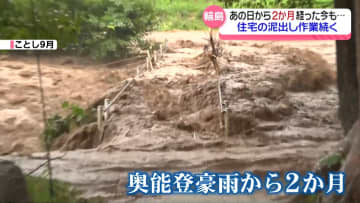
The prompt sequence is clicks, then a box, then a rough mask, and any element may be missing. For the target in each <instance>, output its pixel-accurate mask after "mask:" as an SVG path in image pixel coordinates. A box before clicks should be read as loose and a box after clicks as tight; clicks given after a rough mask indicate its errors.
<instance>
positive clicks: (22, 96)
mask: <svg viewBox="0 0 360 203" xmlns="http://www.w3.org/2000/svg"><path fill="white" fill-rule="evenodd" d="M206 37H207V34H206V33H205V32H180V31H178V32H160V33H152V34H151V35H150V36H149V38H151V39H153V40H156V41H158V42H162V41H164V39H165V38H166V39H167V40H168V51H167V53H165V54H164V56H163V57H162V58H160V57H159V60H158V62H157V64H156V66H154V69H153V70H152V71H151V72H148V71H145V65H144V63H143V61H141V59H139V60H140V61H134V62H132V63H130V64H123V63H119V64H118V65H116V64H115V65H111V67H107V66H106V65H102V64H91V63H87V62H86V61H83V60H81V59H79V58H75V57H65V56H63V57H58V58H56V60H55V59H53V58H52V57H51V56H44V57H43V59H42V61H43V64H42V67H43V69H44V86H45V94H46V95H45V96H46V103H47V111H48V113H49V115H54V114H55V113H59V114H63V113H64V110H63V109H61V104H62V102H64V101H70V102H71V103H76V104H79V105H81V106H83V107H87V106H91V105H94V104H96V102H98V101H102V100H101V99H103V98H113V97H114V96H115V95H116V93H118V92H119V91H120V90H121V89H122V87H123V86H124V85H125V84H126V81H131V84H130V85H129V86H128V88H127V89H126V91H125V92H124V94H123V95H122V96H121V97H120V98H119V99H118V100H117V102H116V103H115V104H114V105H113V106H112V107H111V108H110V115H109V119H108V121H107V122H106V124H105V127H104V131H103V135H102V136H101V138H102V139H101V141H99V133H98V132H97V130H96V123H91V124H89V125H87V126H83V127H82V128H80V129H77V130H74V131H73V132H71V133H69V134H67V135H64V136H62V137H61V138H59V139H58V140H56V142H55V145H54V151H53V152H52V157H57V159H55V160H54V161H53V162H52V165H53V174H54V177H55V178H56V179H59V180H62V181H66V182H69V183H71V184H72V185H74V186H75V187H76V188H77V189H79V190H81V191H82V192H83V193H82V196H84V197H86V198H91V197H104V198H106V199H108V200H110V202H137V203H140V202H152V201H154V202H239V201H241V202H259V203H260V202H270V199H271V200H272V201H274V202H279V201H280V200H276V198H275V200H274V197H271V198H270V197H269V196H267V195H266V194H258V195H256V196H255V197H250V196H232V197H217V196H207V197H203V196H168V197H156V198H155V197H151V198H150V199H149V197H148V198H140V197H129V196H126V194H125V193H126V184H127V174H128V172H131V171H134V170H141V171H148V172H151V171H154V170H160V171H170V172H175V171H191V172H202V171H212V172H234V171H239V172H243V171H252V172H253V173H255V174H257V175H259V176H264V174H265V173H266V172H267V171H269V170H271V171H279V172H286V171H289V170H296V171H300V172H306V171H308V170H312V168H313V166H314V164H315V163H316V161H317V160H318V159H319V158H320V157H323V156H324V155H326V154H328V153H329V152H331V151H332V149H334V148H335V147H336V146H337V145H338V143H339V140H341V139H342V130H341V127H340V123H339V121H338V119H337V106H338V96H337V89H336V83H335V81H336V67H335V42H333V41H302V42H300V41H293V42H282V41H281V42H280V41H279V42H272V41H238V42H221V43H222V45H221V46H222V48H223V54H222V56H221V57H219V58H218V62H219V64H220V67H221V75H220V77H219V78H220V85H221V93H222V97H223V100H225V101H226V102H227V104H228V109H229V137H227V138H225V137H224V135H223V132H224V129H223V128H222V127H221V125H220V123H221V117H220V115H221V112H220V107H219V106H220V105H219V89H218V84H219V80H218V77H217V75H216V74H215V71H214V69H213V67H212V65H211V62H210V61H209V59H208V58H207V57H206V55H204V53H203V50H204V45H205V44H206V43H207V41H206ZM35 65H36V64H35V60H34V59H32V58H31V57H26V56H13V55H7V56H5V55H3V56H1V57H0V82H1V84H2V85H1V86H0V95H2V96H1V97H0V107H1V108H0V112H1V115H2V116H1V118H0V136H1V140H2V141H1V143H0V153H1V154H2V156H1V157H0V158H1V159H8V160H13V161H15V162H16V163H17V164H18V165H19V166H20V167H21V168H22V169H23V170H24V172H30V171H32V170H33V169H34V168H36V167H37V166H38V165H40V164H42V163H43V162H44V161H45V154H44V152H43V150H42V147H41V146H42V145H41V139H40V132H41V131H42V124H41V109H40V104H39V95H38V94H39V93H38V90H39V89H38V82H37V75H36V66H35ZM137 72H140V74H139V75H138V76H136V73H137ZM129 78H133V79H129ZM125 80H126V81H125ZM44 170H45V169H40V170H38V171H36V172H35V173H34V174H33V175H37V176H41V175H42V174H43V171H44ZM150 200H151V201H150Z"/></svg>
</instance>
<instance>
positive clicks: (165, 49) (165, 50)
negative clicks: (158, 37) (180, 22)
mask: <svg viewBox="0 0 360 203" xmlns="http://www.w3.org/2000/svg"><path fill="white" fill-rule="evenodd" d="M167 42H168V40H167V39H165V42H164V53H166V52H167Z"/></svg>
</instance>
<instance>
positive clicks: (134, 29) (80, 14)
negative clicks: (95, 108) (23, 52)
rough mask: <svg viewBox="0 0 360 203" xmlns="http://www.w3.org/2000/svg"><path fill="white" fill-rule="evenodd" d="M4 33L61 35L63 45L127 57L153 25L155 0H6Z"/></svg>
mask: <svg viewBox="0 0 360 203" xmlns="http://www.w3.org/2000/svg"><path fill="white" fill-rule="evenodd" d="M0 2H1V3H0V10H1V11H2V12H0V26H1V30H0V38H2V39H16V38H18V39H57V40H58V45H59V48H60V49H61V50H65V51H71V50H73V51H76V52H77V53H83V54H90V55H92V56H94V57H96V58H101V59H104V58H108V57H122V56H126V55H127V54H128V53H129V51H130V50H131V47H132V45H133V42H135V41H137V40H138V39H140V38H141V37H142V36H143V35H144V34H145V33H146V32H148V31H151V30H152V29H153V28H154V25H155V22H156V18H155V11H154V9H153V7H152V0H132V1H123V0H63V1H58V0H2V1H0Z"/></svg>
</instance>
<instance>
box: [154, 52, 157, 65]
mask: <svg viewBox="0 0 360 203" xmlns="http://www.w3.org/2000/svg"><path fill="white" fill-rule="evenodd" d="M154 64H155V65H156V64H157V51H154Z"/></svg>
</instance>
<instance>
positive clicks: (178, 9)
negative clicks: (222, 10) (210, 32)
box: [155, 0, 222, 31]
mask: <svg viewBox="0 0 360 203" xmlns="http://www.w3.org/2000/svg"><path fill="white" fill-rule="evenodd" d="M213 4H216V5H219V6H222V3H220V2H219V1H216V0H197V1H193V0H156V4H155V8H156V13H157V14H158V16H159V18H160V22H161V23H160V24H159V27H158V30H162V31H164V30H200V29H206V28H207V27H206V25H205V24H204V22H203V21H202V13H203V11H204V9H205V8H206V7H207V6H210V5H213Z"/></svg>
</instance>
